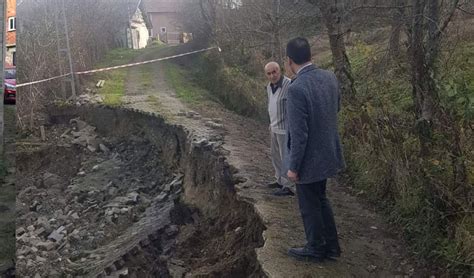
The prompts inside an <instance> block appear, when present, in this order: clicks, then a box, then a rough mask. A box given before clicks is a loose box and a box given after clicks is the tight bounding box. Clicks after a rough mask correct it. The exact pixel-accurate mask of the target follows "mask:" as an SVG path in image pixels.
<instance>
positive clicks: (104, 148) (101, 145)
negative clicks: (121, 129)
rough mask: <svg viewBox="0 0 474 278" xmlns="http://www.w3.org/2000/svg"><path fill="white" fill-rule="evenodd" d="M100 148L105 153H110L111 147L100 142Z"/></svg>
mask: <svg viewBox="0 0 474 278" xmlns="http://www.w3.org/2000/svg"><path fill="white" fill-rule="evenodd" d="M99 149H100V151H101V152H103V153H108V152H110V150H109V148H107V147H106V146H105V145H104V144H99Z"/></svg>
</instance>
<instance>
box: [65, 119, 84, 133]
mask: <svg viewBox="0 0 474 278" xmlns="http://www.w3.org/2000/svg"><path fill="white" fill-rule="evenodd" d="M69 124H71V125H72V126H73V127H74V130H75V131H80V130H82V129H84V128H85V127H86V126H87V123H86V122H84V121H81V120H80V119H77V118H76V119H72V120H70V121H69Z"/></svg>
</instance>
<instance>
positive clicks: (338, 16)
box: [308, 0, 356, 96]
mask: <svg viewBox="0 0 474 278" xmlns="http://www.w3.org/2000/svg"><path fill="white" fill-rule="evenodd" d="M308 1H309V2H310V3H312V4H314V5H317V7H318V8H319V10H320V11H321V14H322V17H323V19H324V24H325V26H326V29H327V33H328V36H329V43H330V45H331V52H332V59H333V63H334V67H335V74H336V76H337V78H338V79H339V82H340V86H341V90H342V93H343V94H344V95H347V96H353V95H354V94H355V92H356V89H355V84H354V82H355V81H354V77H353V75H352V69H351V63H350V62H349V58H348V56H347V51H346V45H345V42H344V35H345V34H346V33H348V32H350V29H349V28H346V27H345V22H344V20H345V16H346V14H347V11H346V9H345V5H344V1H336V0H308Z"/></svg>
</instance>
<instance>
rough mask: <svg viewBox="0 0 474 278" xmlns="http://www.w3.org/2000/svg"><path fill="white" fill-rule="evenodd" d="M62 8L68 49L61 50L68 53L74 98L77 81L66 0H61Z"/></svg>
mask: <svg viewBox="0 0 474 278" xmlns="http://www.w3.org/2000/svg"><path fill="white" fill-rule="evenodd" d="M61 8H62V14H63V15H62V16H63V18H62V19H63V26H64V34H65V37H66V49H60V51H64V52H65V53H66V55H67V59H68V62H69V73H70V75H69V78H70V80H71V92H72V98H74V99H75V98H76V82H75V78H74V67H73V64H72V58H71V45H70V43H69V27H68V22H67V17H66V6H65V4H64V0H61Z"/></svg>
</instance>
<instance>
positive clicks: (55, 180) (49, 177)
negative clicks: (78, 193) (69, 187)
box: [43, 172, 62, 188]
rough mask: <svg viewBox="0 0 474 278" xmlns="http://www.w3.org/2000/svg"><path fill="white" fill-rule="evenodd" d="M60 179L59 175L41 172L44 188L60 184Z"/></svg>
mask: <svg viewBox="0 0 474 278" xmlns="http://www.w3.org/2000/svg"><path fill="white" fill-rule="evenodd" d="M61 182H62V179H61V177H60V176H58V175H56V174H53V173H49V172H46V173H44V174H43V186H45V187H46V188H52V187H55V186H57V185H58V184H61Z"/></svg>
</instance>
